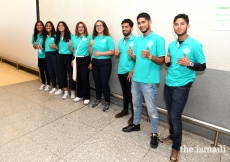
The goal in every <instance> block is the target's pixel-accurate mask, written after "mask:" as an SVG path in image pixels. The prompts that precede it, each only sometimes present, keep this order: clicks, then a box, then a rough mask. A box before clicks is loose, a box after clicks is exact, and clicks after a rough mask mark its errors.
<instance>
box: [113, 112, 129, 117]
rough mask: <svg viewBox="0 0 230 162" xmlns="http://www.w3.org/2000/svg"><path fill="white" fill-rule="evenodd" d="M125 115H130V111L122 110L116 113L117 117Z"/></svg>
mask: <svg viewBox="0 0 230 162" xmlns="http://www.w3.org/2000/svg"><path fill="white" fill-rule="evenodd" d="M125 115H129V111H128V110H122V111H121V112H119V113H118V114H116V115H115V118H121V117H123V116H125Z"/></svg>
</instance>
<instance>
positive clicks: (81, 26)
mask: <svg viewBox="0 0 230 162" xmlns="http://www.w3.org/2000/svg"><path fill="white" fill-rule="evenodd" d="M90 39H91V35H89V34H88V31H87V27H86V25H85V23H83V22H78V23H77V25H76V28H75V35H74V36H72V37H71V41H69V49H70V51H71V52H72V53H73V55H74V57H76V64H77V97H76V98H75V99H74V100H73V101H74V102H79V101H81V100H84V104H85V105H88V104H89V101H90V84H89V70H91V69H92V64H91V58H90V53H89V51H88V46H89V42H90Z"/></svg>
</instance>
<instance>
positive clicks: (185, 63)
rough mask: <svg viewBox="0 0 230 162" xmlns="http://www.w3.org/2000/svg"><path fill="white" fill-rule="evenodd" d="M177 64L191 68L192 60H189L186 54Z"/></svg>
mask: <svg viewBox="0 0 230 162" xmlns="http://www.w3.org/2000/svg"><path fill="white" fill-rule="evenodd" d="M177 64H180V65H182V66H190V60H189V59H188V56H187V55H186V53H184V57H183V58H179V59H178V61H177Z"/></svg>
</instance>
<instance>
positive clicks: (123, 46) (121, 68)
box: [118, 34, 137, 74]
mask: <svg viewBox="0 0 230 162" xmlns="http://www.w3.org/2000/svg"><path fill="white" fill-rule="evenodd" d="M136 38H137V37H136V36H135V35H133V34H132V35H131V37H130V38H129V39H127V40H125V39H124V38H122V39H121V40H120V41H119V42H118V49H119V51H120V58H119V63H118V74H125V73H128V72H130V71H131V70H132V69H133V67H134V62H133V60H132V59H131V57H130V56H129V55H128V52H127V51H128V49H129V47H132V48H134V46H135V43H134V41H135V39H136Z"/></svg>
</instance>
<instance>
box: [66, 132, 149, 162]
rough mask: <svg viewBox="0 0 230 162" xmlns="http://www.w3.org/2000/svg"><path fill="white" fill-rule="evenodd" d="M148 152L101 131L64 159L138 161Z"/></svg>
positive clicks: (70, 161) (95, 161) (105, 161)
mask: <svg viewBox="0 0 230 162" xmlns="http://www.w3.org/2000/svg"><path fill="white" fill-rule="evenodd" d="M147 152H148V150H147V149H144V148H141V147H139V146H137V145H135V144H133V143H129V142H127V141H125V140H123V139H121V138H119V137H117V136H113V135H110V134H108V133H106V132H104V131H101V132H99V133H97V134H96V135H94V136H93V138H90V139H89V140H87V141H85V142H84V143H83V144H81V145H80V146H78V147H77V148H76V149H74V150H73V151H72V152H71V153H70V154H68V155H67V156H66V157H64V159H66V161H68V162H72V161H74V162H75V161H86V162H87V161H88V162H91V161H94V162H97V161H98V162H107V161H117V162H119V161H130V162H135V161H140V160H141V159H142V158H143V157H144V155H145V154H146V153H147Z"/></svg>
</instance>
